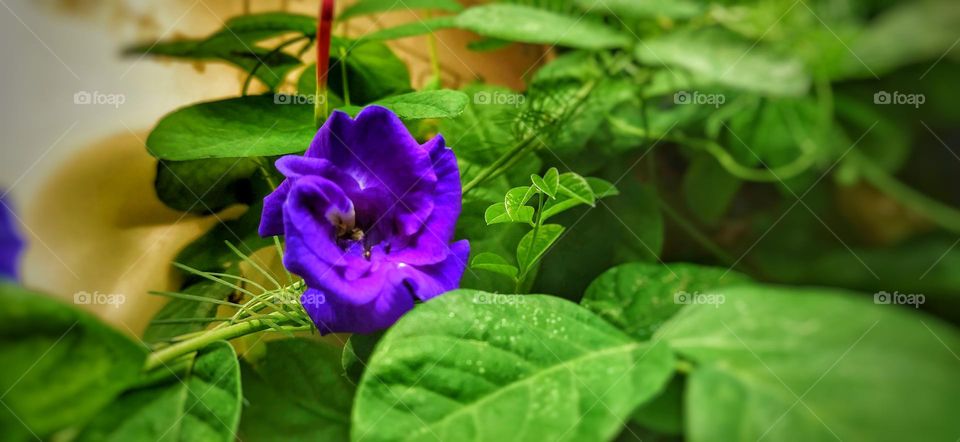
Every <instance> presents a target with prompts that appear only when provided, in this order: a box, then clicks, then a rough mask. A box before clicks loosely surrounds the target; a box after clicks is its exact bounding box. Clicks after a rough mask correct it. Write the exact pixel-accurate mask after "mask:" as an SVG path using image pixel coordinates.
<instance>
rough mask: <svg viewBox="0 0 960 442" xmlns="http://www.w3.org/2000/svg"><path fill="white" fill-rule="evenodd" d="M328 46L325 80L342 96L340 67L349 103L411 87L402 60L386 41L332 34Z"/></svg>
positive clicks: (362, 101) (372, 99)
mask: <svg viewBox="0 0 960 442" xmlns="http://www.w3.org/2000/svg"><path fill="white" fill-rule="evenodd" d="M331 46H332V47H331V50H330V67H329V78H328V80H327V84H328V86H329V88H330V90H331V91H333V92H334V93H335V94H336V95H337V96H338V97H346V94H345V93H344V90H343V86H344V80H343V70H344V68H346V71H347V72H346V74H347V82H346V83H347V85H348V86H349V88H350V100H351V103H353V104H368V103H371V102H374V101H376V100H380V99H385V98H387V97H392V96H393V95H397V94H403V93H406V92H410V91H412V88H411V87H410V74H409V72H408V69H407V65H406V63H404V62H403V60H401V59H400V58H399V57H397V55H396V54H394V52H393V51H392V50H391V49H390V47H388V46H387V45H386V44H383V43H379V42H371V41H359V40H347V39H339V38H335V39H334V41H333V42H332V43H331ZM341 50H342V52H345V53H346V56H345V57H344V56H343V55H342V52H341Z"/></svg>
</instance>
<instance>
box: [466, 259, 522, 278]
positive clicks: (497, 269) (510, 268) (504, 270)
mask: <svg viewBox="0 0 960 442" xmlns="http://www.w3.org/2000/svg"><path fill="white" fill-rule="evenodd" d="M470 267H471V268H474V269H480V270H488V271H491V272H494V273H499V274H501V275H505V276H508V277H511V278H516V277H517V272H518V271H517V266H515V265H513V264H510V263H509V262H507V260H506V259H503V257H502V256H500V255H497V254H496V253H480V254H478V255H477V256H475V257H474V258H473V261H471V262H470Z"/></svg>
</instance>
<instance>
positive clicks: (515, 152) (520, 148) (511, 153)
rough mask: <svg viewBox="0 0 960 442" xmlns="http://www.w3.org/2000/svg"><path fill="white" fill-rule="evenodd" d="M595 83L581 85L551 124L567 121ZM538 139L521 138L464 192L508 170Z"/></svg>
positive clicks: (465, 192) (470, 182) (482, 171)
mask: <svg viewBox="0 0 960 442" xmlns="http://www.w3.org/2000/svg"><path fill="white" fill-rule="evenodd" d="M595 85H596V83H595V82H593V81H591V82H588V83H585V84H584V85H583V87H581V88H580V90H578V91H577V93H576V95H575V96H574V97H573V100H572V103H573V104H572V105H571V106H570V107H569V108H567V109H565V110H564V112H562V114H561V116H560V117H559V118H557V120H556V121H552V122H550V123H549V124H557V123H561V122H564V121H566V120H567V119H568V118H569V117H570V116H571V115H572V114H573V112H574V111H576V109H577V108H579V107H580V105H582V104H583V101H584V99H586V97H587V96H588V95H590V92H591V91H592V90H593V88H594V86H595ZM549 124H548V125H549ZM538 139H539V135H537V134H536V133H531V134H530V135H529V136H527V137H526V138H524V139H522V140H520V142H518V143H517V144H516V145H514V147H513V148H511V149H510V150H508V151H507V152H505V153H504V154H503V155H500V157H499V158H497V159H496V160H495V161H494V162H493V163H490V165H489V166H487V167H485V168H484V169H483V170H481V171H480V173H479V174H477V176H476V177H474V178H473V179H472V180H470V181H469V182H468V183H467V184H464V185H463V194H464V195H466V194H467V192H470V191H471V190H473V189H474V188H475V187H477V186H479V185H480V184H483V182H484V181H486V180H487V179H489V178H491V177H492V176H494V174H496V173H499V172H500V171H502V170H506V169H507V167H506V166H508V165H510V164H512V163H511V161H515V160H516V159H515V158H514V157H518V156H520V155H522V154H523V153H526V152H525V151H526V150H527V149H529V148H531V147H535V146H536V145H537V144H536V143H535V142H534V141H536V140H538Z"/></svg>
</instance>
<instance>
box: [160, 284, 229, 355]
mask: <svg viewBox="0 0 960 442" xmlns="http://www.w3.org/2000/svg"><path fill="white" fill-rule="evenodd" d="M182 292H183V293H186V294H188V295H195V296H203V297H206V298H210V299H217V300H225V299H227V297H228V296H230V294H231V293H233V289H232V288H230V287H227V286H226V285H224V284H220V283H217V282H214V281H208V280H204V281H200V282H197V283H195V284H193V285H190V286H189V287H187V288H185V289H183V290H182ZM216 313H217V305H216V304H213V303H209V302H197V301H191V300H186V299H171V300H170V301H168V302H167V304H166V305H164V306H163V308H162V309H160V311H159V312H157V314H156V315H154V316H153V320H152V321H171V320H177V319H204V318H213V317H214V316H215V315H216ZM207 325H209V324H207V323H204V322H200V321H197V322H184V323H169V324H165V323H153V322H151V323H150V325H149V326H147V329H146V330H145V331H144V332H143V341H144V342H148V343H155V342H161V341H165V340H167V339H170V338H173V337H175V336H180V335H185V334H187V333H192V332H197V331H200V330H203V329H205V328H206V327H207Z"/></svg>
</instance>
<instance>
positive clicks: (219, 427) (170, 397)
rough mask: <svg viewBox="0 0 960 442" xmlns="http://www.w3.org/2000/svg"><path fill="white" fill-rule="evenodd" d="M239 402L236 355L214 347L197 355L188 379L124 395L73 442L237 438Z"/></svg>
mask: <svg viewBox="0 0 960 442" xmlns="http://www.w3.org/2000/svg"><path fill="white" fill-rule="evenodd" d="M165 369H166V368H163V367H161V368H159V369H158V370H165ZM241 401H242V397H241V394H240V365H239V364H238V363H237V354H236V352H234V351H233V347H231V346H230V344H228V343H226V342H224V341H220V342H214V343H213V344H210V345H208V346H207V347H206V348H204V349H203V350H201V351H200V352H199V353H197V355H196V359H195V360H194V361H193V365H192V367H191V369H190V372H189V374H187V375H179V377H174V376H171V378H170V380H169V381H167V382H165V383H162V384H159V385H153V386H149V387H144V388H140V389H137V390H133V391H129V392H127V393H124V394H123V396H121V397H119V398H118V399H117V400H116V401H115V402H113V403H111V404H110V406H108V407H107V408H106V409H104V410H103V412H102V413H100V414H99V415H98V416H97V418H96V419H94V420H93V421H92V422H91V423H90V424H89V425H88V426H87V427H86V428H84V430H83V432H81V433H80V435H79V436H78V437H77V440H78V441H80V442H86V441H103V440H116V441H121V440H163V441H192V440H205V441H211V442H213V441H222V442H229V441H233V440H236V438H237V435H236V432H237V425H238V423H239V421H240V403H241Z"/></svg>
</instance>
